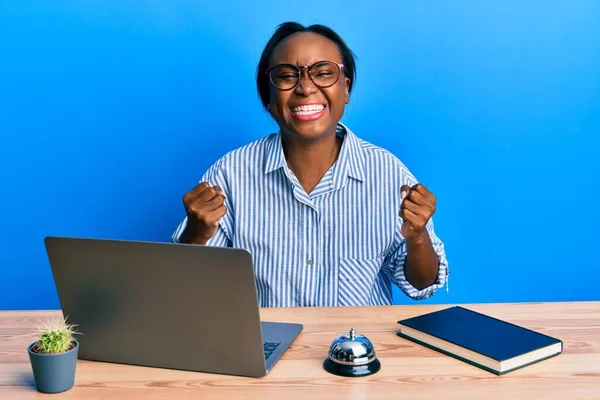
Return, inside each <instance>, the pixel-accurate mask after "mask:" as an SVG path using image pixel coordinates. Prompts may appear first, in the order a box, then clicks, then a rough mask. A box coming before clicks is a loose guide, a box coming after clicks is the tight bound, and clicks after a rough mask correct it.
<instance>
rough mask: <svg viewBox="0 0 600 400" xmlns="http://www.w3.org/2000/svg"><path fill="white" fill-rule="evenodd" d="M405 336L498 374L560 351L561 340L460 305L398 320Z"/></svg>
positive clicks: (543, 358)
mask: <svg viewBox="0 0 600 400" xmlns="http://www.w3.org/2000/svg"><path fill="white" fill-rule="evenodd" d="M398 324H400V331H399V332H398V333H397V335H398V336H401V337H403V338H405V339H408V340H411V341H413V342H416V343H419V344H421V345H424V346H426V347H429V348H431V349H433V350H436V351H439V352H441V353H444V354H446V355H449V356H451V357H455V358H457V359H459V360H462V361H465V362H467V363H469V364H471V365H475V366H477V367H479V368H482V369H484V370H486V371H489V372H492V373H494V374H497V375H502V374H504V373H507V372H510V371H513V370H515V369H518V368H522V367H524V366H526V365H530V364H533V363H536V362H538V361H541V360H545V359H547V358H550V357H553V356H556V355H558V354H560V353H562V350H563V343H562V341H561V340H559V339H556V338H553V337H550V336H547V335H544V334H541V333H539V332H535V331H533V330H530V329H527V328H524V327H521V326H518V325H515V324H511V323H509V322H506V321H502V320H499V319H496V318H493V317H490V316H488V315H485V314H481V313H478V312H475V311H472V310H469V309H466V308H463V307H459V306H455V307H450V308H446V309H443V310H440V311H434V312H431V313H428V314H424V315H420V316H416V317H412V318H408V319H404V320H402V321H398Z"/></svg>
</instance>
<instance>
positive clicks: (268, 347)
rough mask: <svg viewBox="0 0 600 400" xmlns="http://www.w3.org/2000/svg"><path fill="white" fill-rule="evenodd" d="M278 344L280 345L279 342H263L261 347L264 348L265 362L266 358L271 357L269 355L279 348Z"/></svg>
mask: <svg viewBox="0 0 600 400" xmlns="http://www.w3.org/2000/svg"><path fill="white" fill-rule="evenodd" d="M280 344H281V342H264V343H263V346H264V348H265V360H266V359H267V358H269V357H271V354H273V352H274V351H275V349H276V348H277V347H279V345H280Z"/></svg>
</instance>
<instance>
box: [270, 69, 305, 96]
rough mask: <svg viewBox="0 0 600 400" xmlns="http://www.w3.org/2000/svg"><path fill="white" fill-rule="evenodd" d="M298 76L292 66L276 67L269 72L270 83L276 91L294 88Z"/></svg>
mask: <svg viewBox="0 0 600 400" xmlns="http://www.w3.org/2000/svg"><path fill="white" fill-rule="evenodd" d="M299 74H300V71H299V70H298V68H296V67H294V66H293V65H286V64H284V65H278V66H276V67H275V68H273V69H272V70H271V82H273V85H274V86H275V87H276V88H277V89H281V90H288V89H291V88H293V87H294V86H296V83H298V75H299Z"/></svg>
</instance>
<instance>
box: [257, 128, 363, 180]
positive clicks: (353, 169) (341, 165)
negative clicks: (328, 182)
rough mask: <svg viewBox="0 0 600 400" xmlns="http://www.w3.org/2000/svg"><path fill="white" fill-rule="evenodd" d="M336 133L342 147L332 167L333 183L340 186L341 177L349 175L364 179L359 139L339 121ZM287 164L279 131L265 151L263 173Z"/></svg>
mask: <svg viewBox="0 0 600 400" xmlns="http://www.w3.org/2000/svg"><path fill="white" fill-rule="evenodd" d="M336 135H337V136H339V137H342V138H343V139H344V141H343V143H342V148H341V150H340V154H339V155H338V159H337V161H336V164H335V167H334V171H333V173H334V177H333V181H334V185H335V186H336V187H341V185H342V182H343V181H342V180H343V178H345V177H347V176H349V177H351V178H354V179H356V180H359V181H364V179H365V158H364V154H363V150H362V145H361V143H360V140H359V139H358V137H356V135H354V133H352V131H351V130H350V129H348V127H346V125H344V124H342V123H341V122H340V123H338V125H337V127H336ZM286 165H287V163H286V161H285V155H284V153H283V146H282V145H281V133H277V134H274V135H272V136H271V138H270V139H269V141H268V143H267V147H266V153H265V174H268V173H271V172H273V171H275V170H277V169H279V168H283V167H285V166H286Z"/></svg>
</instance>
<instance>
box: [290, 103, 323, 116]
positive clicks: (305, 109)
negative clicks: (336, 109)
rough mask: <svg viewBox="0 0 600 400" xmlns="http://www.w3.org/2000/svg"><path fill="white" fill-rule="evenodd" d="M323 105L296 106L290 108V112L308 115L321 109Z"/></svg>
mask: <svg viewBox="0 0 600 400" xmlns="http://www.w3.org/2000/svg"><path fill="white" fill-rule="evenodd" d="M324 108H325V106H324V105H323V104H310V105H306V106H298V107H294V108H292V112H293V113H295V114H298V115H310V114H315V113H318V112H321V111H323V109H324Z"/></svg>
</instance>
